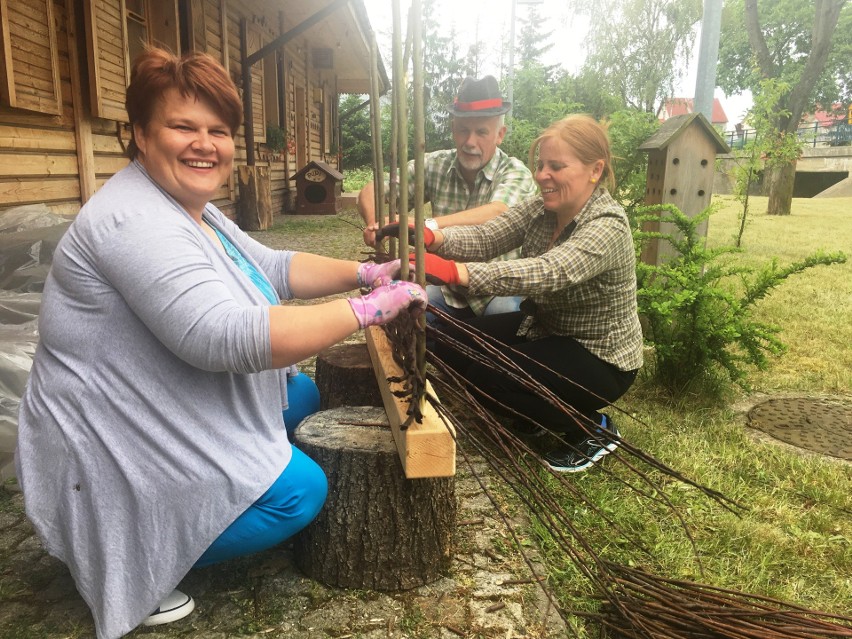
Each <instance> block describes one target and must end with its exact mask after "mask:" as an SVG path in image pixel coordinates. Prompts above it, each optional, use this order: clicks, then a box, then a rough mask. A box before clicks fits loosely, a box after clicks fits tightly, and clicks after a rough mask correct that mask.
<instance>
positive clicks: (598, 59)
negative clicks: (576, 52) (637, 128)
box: [574, 0, 701, 113]
mask: <svg viewBox="0 0 852 639" xmlns="http://www.w3.org/2000/svg"><path fill="white" fill-rule="evenodd" d="M574 6H575V7H576V10H577V11H578V12H582V13H588V14H589V15H590V16H591V18H592V20H591V27H590V32H589V38H588V46H589V55H588V57H587V59H586V63H585V66H584V69H583V73H584V74H593V75H594V76H596V77H597V78H598V79H599V81H600V83H601V85H602V86H606V88H607V89H608V91H609V92H611V93H614V94H615V95H618V96H620V98H621V101H622V103H623V104H624V106H626V107H630V108H634V109H640V110H642V111H646V112H648V113H657V112H658V111H659V108H660V106H661V105H662V102H663V100H664V99H665V98H669V97H673V92H674V86H675V84H676V82H677V81H678V80H679V79H680V77H681V75H682V73H683V71H682V69H684V68H685V67H686V64H684V63H683V61H684V60H686V59H688V57H689V54H690V52H691V50H692V48H693V44H694V41H695V33H694V29H693V27H694V26H695V24H696V23H697V22H698V21H699V20H700V19H701V0H598V2H595V3H593V4H589V3H583V2H577V3H576V4H575V5H574Z"/></svg>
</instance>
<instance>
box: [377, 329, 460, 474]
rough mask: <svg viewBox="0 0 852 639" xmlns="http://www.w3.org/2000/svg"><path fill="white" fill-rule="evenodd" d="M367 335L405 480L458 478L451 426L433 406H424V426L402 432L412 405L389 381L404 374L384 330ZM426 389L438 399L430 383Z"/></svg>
mask: <svg viewBox="0 0 852 639" xmlns="http://www.w3.org/2000/svg"><path fill="white" fill-rule="evenodd" d="M364 332H365V336H366V339H367V349H368V350H369V351H370V358H371V359H372V360H373V370H374V371H375V373H376V380H377V381H378V383H379V390H381V392H382V399H383V400H384V403H385V411H386V412H387V415H388V422H390V425H391V431H392V433H393V438H394V441H395V442H396V447H397V450H398V451H399V459H400V461H401V462H402V468H403V471H404V472H405V476H406V477H407V478H408V479H417V478H422V477H451V476H453V475H455V473H456V441H455V439H454V434H455V431H454V430H453V427H452V425H451V424H445V423H444V422H443V420H442V419H441V417H440V416H439V415H438V413H437V411H436V410H435V409H434V408H433V407H432V406H431V404H429V402H424V406H423V423H421V424H418V423H416V422H413V423H412V424H411V425H410V426H409V427H408V428H407V429H406V430H401V429H400V425H401V424H403V423H404V422H405V420H406V417H407V416H406V412H407V410H408V404H409V401H408V400H407V399H402V398H399V397H397V396H395V395H394V391H397V390H401V389H402V384H397V383H391V382H388V378H389V377H401V376H403V373H402V370H401V369H400V368H399V366H398V365H397V363H396V362H395V361H394V359H393V355H392V354H391V344H390V342H389V341H388V338H387V336H386V335H385V332H384V330H383V329H382V328H381V327H380V326H370V327H368V328H367V329H366V330H365V331H364ZM426 388H427V391H428V392H429V393H430V394H431V395H433V396H434V395H435V391H434V390H433V389H432V387H431V385H430V384H429V383H428V382H427V384H426Z"/></svg>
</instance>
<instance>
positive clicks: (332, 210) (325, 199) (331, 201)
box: [290, 161, 343, 215]
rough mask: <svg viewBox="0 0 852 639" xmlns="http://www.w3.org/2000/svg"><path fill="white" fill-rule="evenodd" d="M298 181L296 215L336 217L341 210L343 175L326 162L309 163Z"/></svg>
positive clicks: (295, 177)
mask: <svg viewBox="0 0 852 639" xmlns="http://www.w3.org/2000/svg"><path fill="white" fill-rule="evenodd" d="M290 179H291V180H296V213H300V214H318V215H334V214H336V213H337V212H338V211H339V210H340V200H341V193H342V191H343V174H342V173H340V172H339V171H337V170H335V169H333V168H332V167H330V166H329V165H328V164H326V163H325V162H316V161H312V162H308V163H307V164H306V165H305V166H304V168H302V170H301V171H299V172H298V173H296V174H295V175H294V176H293V177H291V178H290Z"/></svg>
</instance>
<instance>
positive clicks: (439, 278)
mask: <svg viewBox="0 0 852 639" xmlns="http://www.w3.org/2000/svg"><path fill="white" fill-rule="evenodd" d="M423 257H424V258H426V259H425V268H426V281H427V282H429V283H430V284H437V285H439V286H452V285H453V284H458V283H459V269H458V267H457V266H456V263H455V262H454V261H453V260H446V259H444V258H443V257H438V256H437V255H435V254H433V253H426V254H425V255H424V256H423ZM408 260H409V262H410V266H411V269H412V270H414V268H415V266H414V253H411V254H410V255H409V256H408Z"/></svg>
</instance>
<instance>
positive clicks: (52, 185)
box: [0, 177, 80, 206]
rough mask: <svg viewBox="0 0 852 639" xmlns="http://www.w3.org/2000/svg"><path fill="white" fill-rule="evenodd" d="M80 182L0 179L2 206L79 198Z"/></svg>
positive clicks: (0, 204) (0, 200)
mask: <svg viewBox="0 0 852 639" xmlns="http://www.w3.org/2000/svg"><path fill="white" fill-rule="evenodd" d="M79 199H80V182H79V181H78V180H77V178H76V177H75V178H71V179H56V180H49V179H47V180H46V179H41V180H10V181H0V206H12V205H17V204H37V203H39V202H49V201H52V200H79Z"/></svg>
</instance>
